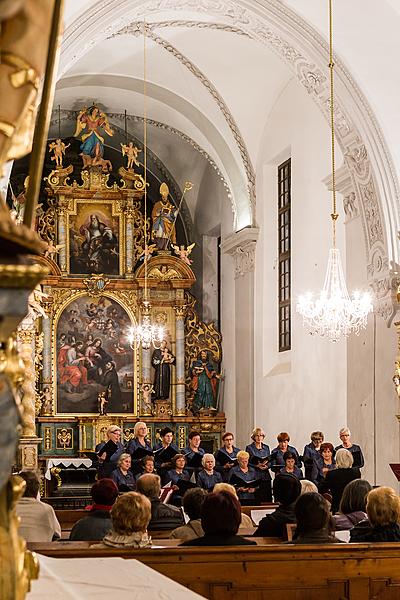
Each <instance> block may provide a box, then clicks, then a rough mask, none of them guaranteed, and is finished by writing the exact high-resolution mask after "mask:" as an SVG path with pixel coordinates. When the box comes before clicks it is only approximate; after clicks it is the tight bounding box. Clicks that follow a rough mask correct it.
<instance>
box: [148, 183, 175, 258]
mask: <svg viewBox="0 0 400 600" xmlns="http://www.w3.org/2000/svg"><path fill="white" fill-rule="evenodd" d="M160 194H161V199H160V200H159V201H158V202H156V203H155V204H154V206H153V210H152V212H151V218H152V221H153V225H152V228H151V237H152V239H153V240H154V241H155V243H156V244H157V248H158V249H159V250H166V249H167V246H168V242H169V241H170V242H172V243H173V244H176V233H175V218H176V215H177V213H178V211H177V209H176V208H175V206H174V205H173V204H171V203H170V202H169V201H168V194H169V189H168V186H167V184H166V183H162V184H161V185H160Z"/></svg>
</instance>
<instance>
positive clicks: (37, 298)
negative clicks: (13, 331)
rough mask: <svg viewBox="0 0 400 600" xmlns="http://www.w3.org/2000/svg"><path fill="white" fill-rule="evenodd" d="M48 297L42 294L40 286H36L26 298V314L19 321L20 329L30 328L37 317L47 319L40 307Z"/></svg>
mask: <svg viewBox="0 0 400 600" xmlns="http://www.w3.org/2000/svg"><path fill="white" fill-rule="evenodd" d="M48 297H49V295H48V294H45V293H44V292H42V289H41V286H40V284H38V285H37V286H36V287H35V289H34V290H33V291H32V292H31V294H30V296H29V298H28V313H27V315H26V317H24V319H23V320H22V321H21V325H20V327H21V328H22V329H29V328H30V327H32V326H33V324H34V322H35V321H36V319H38V318H39V317H43V319H47V318H48V316H47V314H46V312H45V310H44V308H43V307H42V305H41V303H42V302H43V300H44V299H45V298H48Z"/></svg>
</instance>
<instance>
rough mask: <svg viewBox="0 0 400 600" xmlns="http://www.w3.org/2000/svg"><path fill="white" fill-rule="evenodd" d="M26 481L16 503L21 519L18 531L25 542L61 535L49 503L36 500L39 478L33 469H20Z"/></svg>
mask: <svg viewBox="0 0 400 600" xmlns="http://www.w3.org/2000/svg"><path fill="white" fill-rule="evenodd" d="M19 477H21V479H23V480H24V481H25V483H26V486H25V491H24V495H23V497H22V498H21V499H20V500H18V502H17V504H16V511H17V515H18V516H19V518H20V519H21V523H20V526H19V530H18V533H19V535H20V536H21V537H23V538H24V539H25V540H26V541H27V542H51V541H53V540H57V539H59V538H60V537H61V527H60V523H59V522H58V520H57V517H56V514H55V512H54V509H53V507H52V506H50V504H45V503H44V502H41V501H40V500H38V494H39V485H40V483H39V478H38V476H37V474H36V473H34V472H33V471H21V473H19Z"/></svg>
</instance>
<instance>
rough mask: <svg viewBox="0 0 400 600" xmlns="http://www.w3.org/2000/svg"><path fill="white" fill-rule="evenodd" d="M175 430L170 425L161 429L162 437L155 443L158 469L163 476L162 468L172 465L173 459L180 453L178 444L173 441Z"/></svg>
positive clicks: (155, 457) (154, 448) (155, 458)
mask: <svg viewBox="0 0 400 600" xmlns="http://www.w3.org/2000/svg"><path fill="white" fill-rule="evenodd" d="M173 439H174V432H173V431H172V429H171V428H170V427H164V428H163V429H161V431H160V439H159V440H158V441H157V442H156V443H155V444H154V446H153V451H154V460H155V463H156V468H157V471H158V472H159V475H160V476H161V478H162V472H161V471H162V469H166V468H168V467H170V466H171V459H172V457H173V456H175V454H179V449H178V446H176V445H175V444H174V443H173Z"/></svg>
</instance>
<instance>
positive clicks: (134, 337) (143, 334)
mask: <svg viewBox="0 0 400 600" xmlns="http://www.w3.org/2000/svg"><path fill="white" fill-rule="evenodd" d="M146 33H147V26H146V22H144V23H143V99H144V101H143V102H144V106H143V146H144V148H143V154H144V160H143V168H144V225H143V232H144V259H143V260H144V291H143V301H142V305H141V315H142V320H141V322H139V323H138V324H137V325H132V327H130V330H129V333H128V340H129V343H130V345H131V348H138V347H139V346H142V349H143V350H148V349H149V348H150V347H151V346H153V347H154V348H160V346H161V342H162V341H163V339H164V328H163V327H162V326H160V325H153V324H152V322H151V304H150V301H149V299H148V291H147V261H148V258H149V253H148V239H147V185H148V184H147V53H146Z"/></svg>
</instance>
